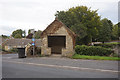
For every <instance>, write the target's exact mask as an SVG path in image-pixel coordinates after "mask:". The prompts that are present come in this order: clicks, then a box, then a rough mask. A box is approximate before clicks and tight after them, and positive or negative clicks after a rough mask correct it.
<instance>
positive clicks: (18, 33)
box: [12, 29, 25, 38]
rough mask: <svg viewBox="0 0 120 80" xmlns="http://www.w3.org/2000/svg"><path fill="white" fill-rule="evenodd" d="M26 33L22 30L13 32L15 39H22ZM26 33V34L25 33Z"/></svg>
mask: <svg viewBox="0 0 120 80" xmlns="http://www.w3.org/2000/svg"><path fill="white" fill-rule="evenodd" d="M23 32H24V31H22V30H21V29H18V30H15V31H13V32H12V37H14V38H22V37H23V36H22V34H23ZM24 33H25V32H24Z"/></svg>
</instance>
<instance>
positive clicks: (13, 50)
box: [9, 48, 18, 52]
mask: <svg viewBox="0 0 120 80" xmlns="http://www.w3.org/2000/svg"><path fill="white" fill-rule="evenodd" d="M9 52H18V49H16V48H13V49H11V50H10V51H9Z"/></svg>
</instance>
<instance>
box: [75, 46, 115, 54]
mask: <svg viewBox="0 0 120 80" xmlns="http://www.w3.org/2000/svg"><path fill="white" fill-rule="evenodd" d="M75 52H76V53H77V54H80V55H89V56H95V55H98V56H109V55H110V54H111V53H113V51H112V50H111V49H110V48H104V47H101V46H85V45H82V46H80V45H77V46H76V47H75Z"/></svg>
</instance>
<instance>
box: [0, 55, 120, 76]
mask: <svg viewBox="0 0 120 80" xmlns="http://www.w3.org/2000/svg"><path fill="white" fill-rule="evenodd" d="M2 70H3V71H2V77H3V78H118V73H119V72H118V62H117V61H99V60H76V59H68V58H52V57H42V58H24V59H18V58H17V55H16V54H5V55H3V57H2Z"/></svg>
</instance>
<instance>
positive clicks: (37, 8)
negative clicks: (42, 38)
mask: <svg viewBox="0 0 120 80" xmlns="http://www.w3.org/2000/svg"><path fill="white" fill-rule="evenodd" d="M118 2H119V0H0V35H2V34H4V35H11V34H12V32H13V31H14V30H16V29H22V30H26V31H28V29H35V30H42V31H43V30H44V29H45V28H46V27H47V26H48V25H49V24H50V23H51V22H52V21H53V20H54V19H55V13H56V12H57V11H62V10H64V11H66V10H68V9H69V8H71V7H76V6H87V7H88V8H89V7H91V10H97V9H98V14H99V16H101V19H103V18H108V19H109V20H111V21H112V22H113V23H114V24H116V23H118Z"/></svg>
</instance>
